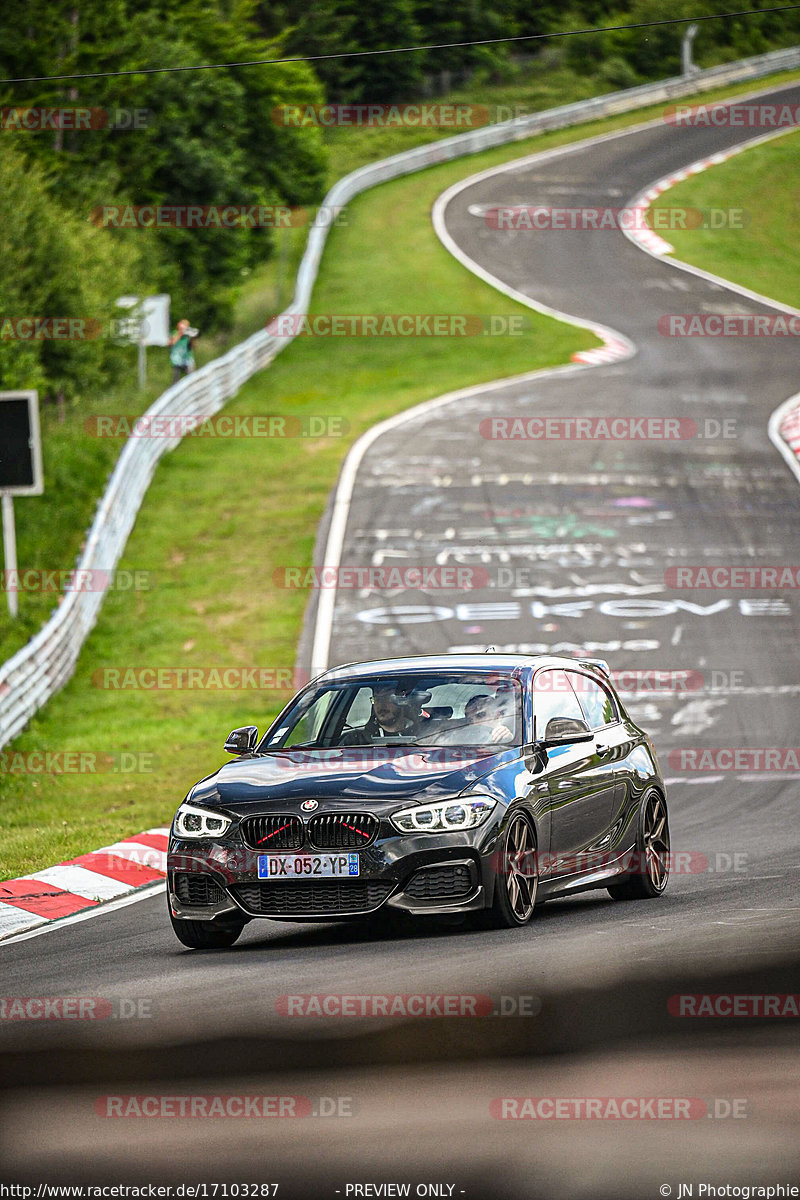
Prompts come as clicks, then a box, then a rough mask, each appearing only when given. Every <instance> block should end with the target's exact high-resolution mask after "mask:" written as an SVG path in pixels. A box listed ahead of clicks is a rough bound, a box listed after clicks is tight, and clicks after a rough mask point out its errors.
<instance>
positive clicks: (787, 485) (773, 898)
mask: <svg viewBox="0 0 800 1200" xmlns="http://www.w3.org/2000/svg"><path fill="white" fill-rule="evenodd" d="M780 96H781V98H782V99H786V100H787V101H788V102H793V103H797V101H798V99H800V89H797V88H795V89H791V90H783V91H782V92H781V93H780ZM768 98H769V97H765V99H768ZM745 133H746V131H743V130H741V129H736V128H732V129H727V130H726V129H713V130H705V129H682V130H678V129H676V128H675V127H674V126H670V125H666V124H663V125H662V124H659V125H651V126H647V127H643V128H642V127H640V128H638V129H636V130H634V131H631V132H628V133H625V134H621V135H618V136H614V137H611V138H605V139H602V140H600V141H594V142H589V143H582V144H577V145H575V146H571V147H569V148H568V149H565V150H564V151H563V153H560V154H559V155H558V156H553V155H547V156H534V157H532V158H528V159H525V160H522V161H521V162H517V163H512V164H509V165H507V166H504V167H502V168H500V169H497V170H495V171H492V172H490V173H488V174H484V175H482V176H480V177H478V178H476V179H474V180H469V181H467V182H466V183H465V184H462V185H460V186H459V188H458V189H457V190H455V191H454V192H452V193H451V194H450V198H449V199H448V200H447V201H446V202H445V203H444V205H443V213H442V221H443V225H444V228H445V230H446V233H447V236H448V237H449V238H451V239H452V241H453V243H454V244H455V245H457V246H458V247H459V248H460V252H461V253H462V254H463V255H464V256H466V257H468V258H469V259H470V260H472V261H473V262H475V263H477V264H478V265H479V266H480V268H481V270H482V271H485V272H486V273H487V274H488V275H491V276H493V277H496V278H498V279H500V280H501V281H502V282H503V284H504V286H506V287H508V288H511V289H513V290H514V291H515V292H518V293H521V294H523V295H525V296H527V297H529V298H530V300H531V302H533V303H535V304H536V305H541V306H546V307H548V308H551V309H557V310H560V311H563V312H569V313H573V314H575V315H576V316H577V317H579V318H580V319H581V320H584V321H586V322H589V323H591V324H593V325H597V324H601V325H606V326H613V327H614V329H615V330H618V331H619V332H620V333H621V334H622V335H623V336H624V337H625V338H627V339H628V340H629V341H630V342H631V343H633V344H634V345H635V346H636V347H637V353H636V354H635V355H634V356H633V357H630V358H627V359H626V360H625V361H621V362H617V363H614V364H610V365H607V366H601V367H578V366H575V365H573V366H570V367H567V368H565V369H563V370H560V371H559V370H556V371H550V372H547V373H542V374H541V375H538V376H535V377H524V378H522V379H516V380H511V381H508V382H505V383H500V384H494V385H491V386H487V387H480V388H474V389H471V390H470V393H469V394H467V395H464V394H462V395H461V396H460V397H459V398H458V399H455V400H453V401H452V402H450V403H444V402H442V403H439V402H433V403H431V404H429V405H425V406H422V407H421V408H420V409H418V410H416V411H415V412H414V413H412V414H410V415H409V416H407V417H406V419H404V420H402V421H397V422H395V423H392V424H391V427H387V428H385V429H384V430H383V431H382V432H381V433H380V435H379V436H374V437H373V438H372V439H371V442H370V443H369V444H368V445H367V446H366V447H365V448H364V452H363V454H362V455H361V458H360V462H359V463H358V464H357V469H356V470H355V471H354V473H353V479H352V495H351V497H350V503H349V504H348V505H347V506H344V508H343V510H342V512H341V516H340V518H339V519H340V520H341V522H342V532H341V543H342V544H341V561H342V562H344V563H346V564H347V565H373V564H380V563H382V564H384V565H387V564H396V565H398V566H408V565H414V566H417V565H481V566H484V567H486V568H487V569H488V570H489V572H490V577H491V585H492V586H490V587H487V588H485V589H484V590H481V591H472V592H461V593H452V592H446V591H436V592H428V593H427V594H420V593H399V594H397V595H386V594H385V593H382V592H381V593H366V594H362V593H360V592H357V591H352V592H345V591H339V592H338V594H337V596H336V604H335V607H334V612H333V624H332V632H333V637H332V645H333V647H334V650H335V653H334V655H333V658H332V661H334V662H336V661H338V662H342V661H347V660H350V659H356V658H365V657H372V656H383V655H385V654H395V653H397V654H401V653H402V654H407V653H415V652H420V651H447V650H449V649H451V648H453V647H456V646H458V647H470V648H475V647H478V648H481V647H483V646H484V645H485V644H486V643H487V642H491V643H494V644H496V645H497V646H498V647H508V648H513V649H519V650H533V651H538V650H556V651H561V652H570V651H571V650H575V651H580V652H587V651H588V652H594V653H598V654H602V655H605V656H607V657H609V658H610V659H611V660H612V662H613V666H614V667H615V668H618V669H627V668H631V669H637V670H639V669H643V670H648V671H649V670H651V669H653V668H660V669H663V670H665V671H668V672H669V671H683V670H685V669H687V668H688V669H690V670H693V671H699V672H702V674H703V685H702V687H700V688H698V689H697V690H692V691H689V692H680V691H676V690H669V689H668V690H656V691H650V692H640V693H638V694H635V695H633V696H631V697H630V698H629V699H630V706H631V709H632V711H633V712H634V713H635V715H636V716H637V717H638V718H639V719H641V721H642V722H643V723H644V724H645V725H647V727H648V728H649V729H650V730H652V732H653V734H654V736H655V739H656V743H657V745H658V748H659V752H660V754H661V757H662V761H663V764H664V767H665V769H666V774H667V775H668V776H669V777H670V778H671V779H672V780H673V782H672V784H671V788H670V803H671V808H672V827H673V839H674V849H675V850H676V851H677V852H678V853H679V854H681V853H682V854H683V855H684V857H683V858H682V859H680V860H679V861H680V863H681V869H680V871H679V872H678V873H676V874H675V875H674V877H673V879H672V881H671V883H670V887H669V889H668V891H667V893H666V896H665V897H664V899H663V900H662V901H659V902H657V903H654V904H643V905H620V904H615V903H614V902H612V901H611V900H610V899H609V898H608V897H607V896H606V895H605V893H598V894H597V895H588V896H584V897H582V898H581V897H578V898H575V899H574V900H572V901H563V902H557V903H553V904H552V905H548V906H546V907H545V909H544V910H543V913H542V915H541V918H537V919H536V920H535V922H534V925H533V927H531V928H529V929H523V930H518V931H509V932H508V933H504V934H483V935H475V936H467V935H465V934H464V933H463V932H461V931H453V932H452V933H450V932H448V933H444V934H443V933H441V931H440V932H439V933H438V934H435V935H434V934H432V933H431V932H430V931H429V930H426V929H423V928H420V929H419V931H418V932H416V933H414V934H412V935H411V936H410V937H409V936H407V937H405V938H400V939H397V940H393V939H391V938H383V937H381V936H379V935H376V934H375V932H374V931H372V932H370V931H363V930H355V929H339V928H336V927H333V926H313V927H310V926H300V927H291V926H280V925H269V924H267V923H265V924H263V925H262V924H259V923H256V924H254V925H251V926H249V927H248V928H247V929H246V930H245V933H244V934H243V936H242V938H241V941H240V943H239V944H237V946H236V947H235V948H234V949H233V950H232V951H231V952H228V953H225V954H221V955H219V954H218V955H197V954H191V953H186V952H182V951H181V950H180V948H179V947H178V945H177V943H176V942H175V940H174V938H173V935H172V932H171V930H170V929H169V926H168V923H167V921H166V914H165V912H164V900H163V897H162V896H159V897H157V898H155V899H150V900H143V901H142V902H141V903H137V904H133V905H130V906H127V907H124V908H119V909H117V910H116V911H113V912H109V913H107V914H102V915H98V916H97V918H96V919H94V920H91V921H86V922H83V923H79V924H76V925H74V926H72V927H71V928H67V929H63V930H60V931H58V932H54V933H49V934H47V935H43V936H41V937H35V938H31V939H29V940H28V941H24V942H19V943H13V942H12V943H7V944H5V945H3V946H0V958H2V960H3V966H4V968H5V971H6V978H7V979H8V980H11V981H13V982H9V983H8V985H7V988H8V992H9V994H11V993H12V992H13V994H17V995H29V996H37V995H38V996H42V995H53V994H68V995H112V996H127V997H131V998H141V997H146V998H148V999H149V1000H150V1001H151V1002H152V1005H153V1011H154V1012H155V1013H156V1014H157V1020H155V1021H153V1022H152V1023H150V1024H147V1023H146V1022H140V1023H137V1026H136V1029H135V1032H134V1031H133V1028H132V1027H128V1029H127V1030H126V1029H125V1028H124V1027H123V1026H122V1025H121V1024H120V1023H115V1025H114V1026H111V1025H108V1024H107V1025H106V1026H105V1027H104V1028H93V1029H92V1030H91V1031H88V1032H87V1033H86V1035H85V1036H86V1037H87V1038H89V1037H92V1038H94V1039H109V1038H110V1039H115V1038H116V1039H119V1038H125V1037H130V1038H131V1039H134V1038H135V1039H137V1040H139V1041H140V1042H141V1041H144V1042H147V1041H149V1040H151V1039H152V1040H161V1039H166V1038H178V1039H179V1040H180V1038H181V1037H183V1036H188V1035H189V1034H190V1035H191V1036H193V1037H198V1038H202V1037H206V1036H212V1035H215V1034H217V1033H219V1032H220V1030H224V1031H225V1032H226V1033H227V1034H230V1033H232V1032H234V1031H235V1030H236V1029H237V1028H241V1029H248V1030H250V1029H252V1027H253V1026H252V1022H253V1020H254V1019H257V1020H258V1022H259V1025H258V1027H259V1028H260V1029H261V1030H264V1029H265V1027H267V1026H274V1027H275V1028H276V1029H285V1027H286V1026H285V1022H284V1020H283V1018H282V1017H281V1016H280V1014H279V1011H278V1008H277V1001H278V997H279V996H280V995H282V994H284V993H285V992H286V991H287V990H289V986H290V987H291V990H292V991H296V992H302V993H305V992H313V991H318V990H319V989H320V986H321V982H320V981H321V980H324V990H325V991H328V992H347V993H354V992H355V993H370V992H373V991H375V990H376V985H377V986H379V989H380V990H381V991H398V992H408V991H410V990H415V991H416V990H420V991H435V992H441V991H448V992H469V993H475V992H487V993H490V994H494V993H496V992H498V991H499V990H500V989H501V988H502V989H503V990H509V989H510V988H512V987H513V986H514V985H516V986H517V990H519V991H524V992H526V993H529V992H533V993H536V992H539V991H543V990H547V989H549V990H551V991H552V990H553V989H557V988H560V987H564V988H566V987H580V986H581V984H582V982H583V981H585V979H586V977H587V974H588V975H589V976H590V977H591V978H592V979H593V980H595V981H604V982H605V983H606V984H607V985H608V986H609V987H619V988H624V987H627V986H629V985H630V984H631V983H632V981H634V980H635V979H636V978H637V977H641V976H645V975H648V976H653V975H658V974H661V973H663V972H666V971H673V970H678V969H680V970H683V969H686V968H704V967H708V968H709V969H711V968H715V967H720V968H721V967H725V968H730V969H752V968H753V966H754V964H758V963H759V962H760V961H761V960H762V958H763V956H765V955H767V954H770V953H773V952H774V953H778V952H780V951H782V950H783V951H786V950H788V949H789V948H791V947H796V944H797V937H798V932H800V914H799V913H798V903H797V887H796V884H797V863H798V861H800V832H799V831H798V821H797V804H798V798H799V797H800V779H799V778H798V773H796V772H791V771H788V772H786V771H784V772H782V773H778V772H775V771H771V770H753V771H744V770H727V769H726V770H720V771H708V770H703V771H700V770H694V771H693V770H691V769H685V770H684V769H683V768H682V764H684V761H685V760H684V758H682V757H681V752H682V751H684V750H689V751H700V750H702V749H704V748H709V747H710V748H715V747H716V748H726V747H731V748H735V747H742V746H750V747H754V748H765V747H778V748H780V747H791V746H792V745H793V744H796V742H797V729H798V726H800V721H798V715H799V714H798V701H799V700H800V685H798V683H797V679H798V671H797V649H796V647H797V645H798V640H800V603H799V602H798V600H797V599H796V598H795V595H794V594H789V593H777V592H774V591H771V592H764V591H756V590H752V589H748V588H745V589H742V590H732V591H709V590H700V591H690V590H686V589H683V590H681V589H675V588H672V587H671V586H670V585H669V583H668V581H667V579H665V571H667V570H669V569H671V568H673V567H677V566H681V565H716V564H723V565H726V564H728V565H740V564H746V565H749V564H769V565H774V564H780V563H792V562H796V561H797V551H796V534H794V533H793V530H796V528H797V523H798V515H800V491H798V484H797V480H796V479H795V478H794V476H793V475H792V473H791V471H790V470H789V469H788V466H787V464H786V463H785V462H784V461H783V460H782V459H781V458H780V456H779V455H778V454H777V452H776V450H775V448H774V446H773V445H772V444H771V442H770V440H769V437H768V433H767V425H768V421H769V417H770V413H771V412H772V411H773V410H774V409H775V408H776V407H777V406H778V405H779V404H780V403H781V402H782V401H783V400H784V399H785V398H786V397H787V396H788V395H789V394H791V393H794V392H797V390H798V386H800V385H799V384H798V379H800V363H798V360H797V356H796V351H795V349H794V347H793V345H791V344H790V339H783V340H780V339H767V338H762V339H750V340H746V339H712V338H694V339H690V338H683V339H676V338H669V337H664V336H662V335H661V334H660V333H659V327H658V322H659V318H660V317H662V316H663V315H664V314H668V313H672V312H678V313H703V312H711V311H724V312H744V311H747V312H762V311H768V306H766V305H764V304H761V303H759V302H756V301H755V300H751V299H748V298H745V297H742V296H741V295H738V294H736V293H735V292H733V291H731V290H729V289H727V288H726V287H724V286H723V285H721V284H720V283H717V282H714V281H710V280H707V279H703V278H699V277H694V276H691V275H689V274H687V273H686V272H680V271H676V270H675V269H674V267H672V266H671V265H670V264H669V263H666V262H662V261H656V260H653V259H651V258H650V257H648V256H647V255H645V254H643V253H642V252H641V250H640V249H638V248H637V247H636V246H634V245H632V244H630V243H629V242H628V241H627V240H626V239H625V238H624V237H623V236H622V235H621V234H620V233H619V232H615V231H603V232H600V231H598V232H572V231H570V232H563V233H557V232H550V233H548V234H546V235H535V234H532V233H523V232H519V233H507V232H503V231H498V230H491V229H489V228H488V227H487V224H486V222H485V220H484V219H483V216H482V213H483V212H484V211H485V209H486V208H487V207H493V206H497V205H506V204H548V205H565V206H568V207H577V206H579V205H595V206H597V205H611V206H613V207H622V205H623V204H624V203H625V202H626V201H627V200H628V199H629V198H630V197H632V196H634V195H636V194H637V193H638V192H639V191H641V190H642V188H643V187H645V186H646V184H647V182H648V181H650V180H652V179H654V178H657V177H660V176H663V175H665V174H667V173H669V172H671V171H677V170H678V169H680V167H681V166H683V165H685V164H686V163H689V162H692V161H694V160H696V159H698V158H700V157H702V156H703V155H706V154H712V153H715V152H716V151H717V150H719V149H723V148H725V147H727V146H729V145H732V144H734V143H735V142H736V140H737V138H742V137H743V136H744V134H745ZM501 368H502V363H499V364H498V369H501ZM531 415H538V416H560V417H564V416H575V417H578V416H581V417H586V416H596V417H606V418H611V417H619V416H622V417H631V418H654V419H661V418H670V419H673V420H674V419H678V420H681V421H683V422H684V423H686V422H690V421H694V422H695V423H697V425H698V426H699V431H700V432H701V433H705V432H707V431H708V430H709V429H713V428H714V427H715V426H714V425H711V426H708V427H706V425H705V422H706V421H709V422H713V423H717V424H719V423H720V422H723V421H725V420H731V419H732V420H733V421H734V423H735V425H734V428H735V437H732V438H713V437H711V438H708V437H702V438H701V437H693V438H689V439H683V440H680V441H677V442H676V441H653V440H641V439H637V440H631V441H624V442H619V441H615V442H588V441H576V440H556V441H546V442H544V441H530V440H525V441H508V440H499V439H496V438H491V437H488V438H487V437H485V436H482V431H483V432H486V430H487V429H491V428H492V427H491V419H492V418H496V417H501V418H506V417H521V418H523V419H524V418H528V417H530V416H531ZM487 421H489V422H490V424H489V425H488V426H487V425H486V422H487ZM682 427H686V428H688V426H686V425H685V426H682ZM695 761H697V760H695ZM377 981H379V984H378V983H377ZM187 1031H188V1032H187ZM6 1034H7V1036H8V1037H9V1038H11V1039H12V1040H14V1039H16V1038H22V1037H23V1032H22V1031H20V1030H17V1032H16V1033H14V1032H13V1031H11V1032H8V1031H6ZM4 1036H5V1035H4ZM41 1036H42V1037H43V1038H45V1037H46V1036H50V1035H48V1034H47V1031H46V1030H42V1033H41ZM52 1036H53V1039H54V1041H53V1044H54V1045H56V1044H57V1035H56V1034H55V1033H53V1035H52Z"/></svg>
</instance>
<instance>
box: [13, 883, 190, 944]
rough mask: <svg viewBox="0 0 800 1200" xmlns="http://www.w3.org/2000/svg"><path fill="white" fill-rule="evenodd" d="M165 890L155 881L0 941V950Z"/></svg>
mask: <svg viewBox="0 0 800 1200" xmlns="http://www.w3.org/2000/svg"><path fill="white" fill-rule="evenodd" d="M166 889H167V882H166V880H165V879H164V880H156V881H154V882H153V883H148V884H145V885H144V887H141V888H137V889H136V891H135V892H134V893H133V894H132V895H130V896H119V897H118V898H117V899H116V900H108V901H106V902H105V903H104V904H98V905H97V907H96V908H90V909H87V910H86V911H84V912H77V913H72V914H71V915H70V916H68V917H55V918H54V919H52V920H47V918H44V919H45V921H46V924H44V925H41V926H39V928H37V929H29V930H28V931H27V932H26V933H17V934H12V935H11V936H10V937H6V938H2V939H0V950H2V949H3V947H4V946H12V945H16V943H17V942H25V941H27V940H28V938H35V937H40V936H41V934H43V933H50V932H51V931H52V930H54V929H63V928H64V927H65V926H67V925H77V924H79V923H80V922H81V921H89V920H91V918H92V917H100V916H102V915H103V913H108V912H115V911H116V910H117V909H118V908H126V907H127V906H128V905H129V904H135V903H136V902H137V901H139V900H149V899H150V897H151V896H157V895H158V894H159V892H165V891H166Z"/></svg>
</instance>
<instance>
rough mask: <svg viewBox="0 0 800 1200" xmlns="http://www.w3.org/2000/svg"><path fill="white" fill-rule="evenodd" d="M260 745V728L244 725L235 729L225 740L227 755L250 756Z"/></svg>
mask: <svg viewBox="0 0 800 1200" xmlns="http://www.w3.org/2000/svg"><path fill="white" fill-rule="evenodd" d="M257 743H258V726H257V725H242V727H241V728H240V729H234V730H232V731H231V733H229V734H228V736H227V738H226V739H225V753H226V754H250V753H251V752H252V751H253V750H255V748H256V744H257Z"/></svg>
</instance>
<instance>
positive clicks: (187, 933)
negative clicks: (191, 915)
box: [169, 913, 246, 950]
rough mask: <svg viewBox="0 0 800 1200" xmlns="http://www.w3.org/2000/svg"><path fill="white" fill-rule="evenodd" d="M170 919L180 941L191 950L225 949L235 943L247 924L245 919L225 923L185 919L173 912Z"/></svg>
mask: <svg viewBox="0 0 800 1200" xmlns="http://www.w3.org/2000/svg"><path fill="white" fill-rule="evenodd" d="M169 919H170V921H172V928H173V929H174V930H175V936H176V938H177V939H178V941H179V942H183V944H184V946H188V947H189V949H190V950H224V949H226V948H227V947H228V946H232V945H233V943H234V942H235V941H236V939H237V938H238V936H239V934H240V933H241V932H242V930H243V929H244V927H245V924H246V922H245V921H237V922H235V923H234V922H227V923H226V924H225V925H222V924H220V923H219V921H184V920H183V919H182V918H181V919H179V918H178V917H173V915H172V913H170V914H169Z"/></svg>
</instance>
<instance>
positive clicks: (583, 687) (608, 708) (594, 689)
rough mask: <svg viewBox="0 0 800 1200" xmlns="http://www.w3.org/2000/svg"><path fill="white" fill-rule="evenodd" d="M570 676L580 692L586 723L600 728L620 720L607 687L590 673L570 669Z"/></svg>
mask: <svg viewBox="0 0 800 1200" xmlns="http://www.w3.org/2000/svg"><path fill="white" fill-rule="evenodd" d="M569 676H570V679H571V681H572V684H573V687H574V688H575V691H576V692H577V694H578V699H579V700H580V702H581V708H582V709H583V711H584V713H585V714H586V724H587V725H588V726H589V728H590V729H599V728H600V727H601V726H602V725H613V724H614V722H615V721H617V720H619V713H618V712H617V706H616V704H615V703H614V701H613V700H612V698H611V694H610V693H609V692H607V691H606V690H605V688H603V687H601V686H600V684H599V683H596V682H595V681H594V679H589V677H588V675H578V674H577V673H576V672H573V671H570V673H569Z"/></svg>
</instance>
